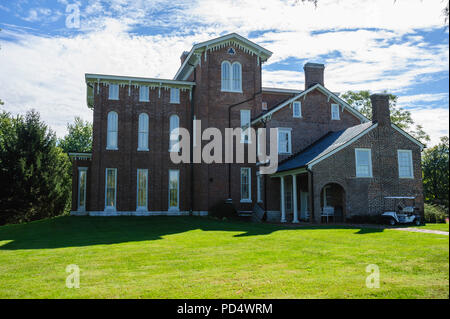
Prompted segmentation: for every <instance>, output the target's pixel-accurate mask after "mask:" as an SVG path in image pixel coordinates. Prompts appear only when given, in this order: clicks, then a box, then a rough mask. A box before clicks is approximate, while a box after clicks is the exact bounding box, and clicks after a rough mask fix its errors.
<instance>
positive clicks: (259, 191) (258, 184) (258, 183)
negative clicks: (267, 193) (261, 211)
mask: <svg viewBox="0 0 450 319" xmlns="http://www.w3.org/2000/svg"><path fill="white" fill-rule="evenodd" d="M262 183H263V177H262V175H259V174H258V175H257V176H256V195H257V201H258V203H262V201H263V200H262Z"/></svg>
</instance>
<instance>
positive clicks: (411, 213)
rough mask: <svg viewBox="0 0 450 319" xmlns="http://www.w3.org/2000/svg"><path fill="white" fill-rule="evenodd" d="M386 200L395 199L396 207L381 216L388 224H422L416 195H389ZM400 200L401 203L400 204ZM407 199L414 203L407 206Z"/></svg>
mask: <svg viewBox="0 0 450 319" xmlns="http://www.w3.org/2000/svg"><path fill="white" fill-rule="evenodd" d="M384 199H385V200H386V199H388V200H393V202H394V207H395V208H394V209H393V210H391V211H387V212H384V213H383V214H382V215H381V217H382V218H383V221H384V222H385V223H387V224H388V225H391V226H395V225H396V224H415V225H417V226H419V225H421V224H422V218H421V217H420V215H419V214H418V213H417V208H416V207H415V199H416V197H415V196H387V197H385V198H384ZM399 201H400V202H401V204H399ZM405 201H410V202H412V205H409V206H406V205H404V204H403V202H405Z"/></svg>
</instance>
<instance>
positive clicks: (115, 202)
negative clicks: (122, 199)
mask: <svg viewBox="0 0 450 319" xmlns="http://www.w3.org/2000/svg"><path fill="white" fill-rule="evenodd" d="M108 170H113V171H114V206H108V201H107V199H108ZM116 206H117V168H110V167H107V168H106V169H105V211H116Z"/></svg>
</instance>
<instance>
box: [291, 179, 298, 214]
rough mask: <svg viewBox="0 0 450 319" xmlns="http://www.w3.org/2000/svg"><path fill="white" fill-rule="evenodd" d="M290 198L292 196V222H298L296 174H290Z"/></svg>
mask: <svg viewBox="0 0 450 319" xmlns="http://www.w3.org/2000/svg"><path fill="white" fill-rule="evenodd" d="M292 198H293V210H294V219H293V220H292V222H293V223H298V209H297V175H295V174H292Z"/></svg>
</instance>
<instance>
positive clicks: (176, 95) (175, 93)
mask: <svg viewBox="0 0 450 319" xmlns="http://www.w3.org/2000/svg"><path fill="white" fill-rule="evenodd" d="M170 103H175V104H179V103H180V89H177V88H170Z"/></svg>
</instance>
